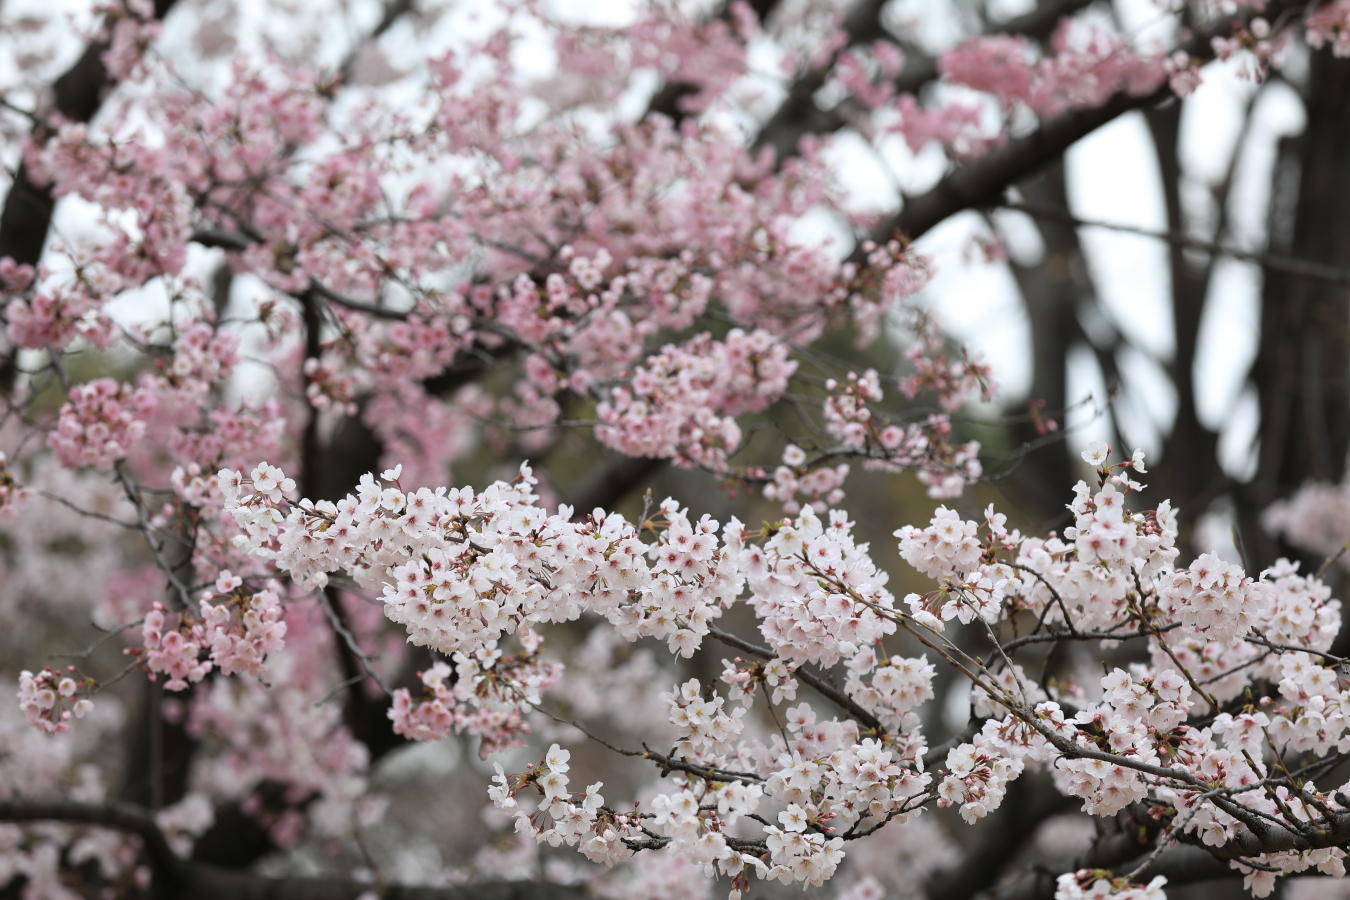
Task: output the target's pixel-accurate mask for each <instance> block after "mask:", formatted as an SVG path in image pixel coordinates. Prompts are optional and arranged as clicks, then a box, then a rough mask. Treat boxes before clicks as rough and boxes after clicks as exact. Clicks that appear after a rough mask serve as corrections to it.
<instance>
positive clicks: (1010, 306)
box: [916, 212, 1031, 401]
mask: <svg viewBox="0 0 1350 900" xmlns="http://www.w3.org/2000/svg"><path fill="white" fill-rule="evenodd" d="M985 231H986V229H985V226H984V222H983V220H982V219H981V218H980V216H979V215H978V214H976V213H973V212H966V213H961V214H960V215H957V216H954V217H952V218H950V219H948V220H947V221H945V222H943V223H942V224H941V225H938V226H937V227H936V228H934V229H933V230H932V231H930V232H928V234H926V235H924V236H923V237H922V238H920V239H919V240H918V241H917V242H916V246H917V247H918V249H919V250H920V251H922V252H923V253H925V254H927V255H928V256H929V257H930V258H931V259H932V260H933V267H934V268H933V280H932V281H931V282H929V284H928V286H927V287H926V288H925V289H924V291H923V294H922V297H921V301H922V302H923V303H924V304H925V305H926V306H929V307H931V308H932V309H934V310H935V311H936V313H937V316H938V319H939V321H940V322H941V324H942V326H943V327H944V328H945V329H946V330H947V331H948V332H950V333H951V334H952V335H953V336H954V337H956V338H957V339H958V340H960V341H961V342H962V343H964V344H966V345H967V346H968V347H970V349H971V352H972V353H974V354H975V356H977V357H978V358H980V359H982V360H984V361H986V362H989V363H991V364H992V365H993V367H994V372H993V376H994V382H995V386H996V388H997V395H996V396H995V400H998V401H1004V400H1012V399H1014V398H1017V397H1021V396H1023V395H1024V394H1025V393H1026V392H1027V390H1028V388H1029V387H1030V385H1031V358H1030V354H1029V353H1027V347H1029V346H1030V334H1029V333H1028V330H1027V328H1028V326H1027V318H1026V310H1025V308H1024V307H1023V306H1022V301H1021V299H1020V297H1019V295H1018V292H1017V285H1016V284H1015V283H1014V282H1013V278H1012V273H1010V272H1009V271H1008V268H1007V267H1006V266H1003V265H999V264H991V263H986V262H983V261H982V260H980V259H978V258H976V256H975V253H976V248H975V247H974V246H973V244H972V238H973V237H974V236H975V235H976V234H979V233H981V232H985Z"/></svg>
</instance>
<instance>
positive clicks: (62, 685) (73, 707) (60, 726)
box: [18, 667, 93, 734]
mask: <svg viewBox="0 0 1350 900" xmlns="http://www.w3.org/2000/svg"><path fill="white" fill-rule="evenodd" d="M92 687H93V683H92V681H91V680H90V679H87V678H85V677H83V676H82V675H80V673H79V672H77V671H75V669H74V667H71V668H70V669H68V670H67V671H66V672H64V673H62V672H57V671H55V670H54V669H52V668H50V667H48V668H44V669H43V670H42V671H41V672H38V673H37V674H36V675H34V674H33V673H32V672H30V671H28V670H27V669H25V670H24V671H22V672H20V673H19V694H18V698H19V709H21V710H22V711H23V714H24V716H26V717H27V719H28V721H29V723H30V724H31V725H33V726H34V727H36V728H38V729H39V730H41V731H44V732H46V733H47V734H60V733H61V732H63V731H68V730H70V724H71V720H72V719H82V718H84V717H85V716H86V715H88V713H89V711H90V710H91V709H92V708H93V701H91V700H90V699H89V695H90V694H91V693H92Z"/></svg>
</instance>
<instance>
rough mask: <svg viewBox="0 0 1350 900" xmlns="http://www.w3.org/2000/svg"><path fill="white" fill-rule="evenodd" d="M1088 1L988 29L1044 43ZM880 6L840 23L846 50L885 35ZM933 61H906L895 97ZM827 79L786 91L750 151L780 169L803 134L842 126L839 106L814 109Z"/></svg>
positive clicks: (1042, 9) (924, 77) (1071, 0)
mask: <svg viewBox="0 0 1350 900" xmlns="http://www.w3.org/2000/svg"><path fill="white" fill-rule="evenodd" d="M1092 2H1093V0H1053V2H1050V3H1045V4H1038V6H1037V8H1036V9H1033V10H1032V11H1031V12H1029V13H1026V14H1024V15H1021V16H1017V17H1016V18H1013V19H1009V20H1008V21H1007V22H1004V23H1002V24H999V25H995V26H994V28H993V32H994V33H999V34H1020V35H1025V36H1027V37H1031V38H1044V37H1046V36H1047V35H1049V34H1050V32H1051V31H1053V30H1054V28H1055V26H1056V25H1058V24H1059V22H1060V20H1061V19H1063V18H1064V17H1065V16H1071V15H1073V14H1074V13H1076V12H1078V11H1079V10H1081V9H1083V8H1085V7H1087V6H1089V5H1090V4H1091V3H1092ZM883 5H884V4H882V3H876V2H873V0H863V2H860V3H858V4H857V6H855V7H854V9H853V11H852V12H851V13H850V15H849V17H848V18H847V19H845V22H844V30H845V32H847V34H848V36H849V44H850V45H854V44H860V43H863V42H864V41H869V40H875V39H877V38H880V37H883V36H885V34H886V31H885V29H884V28H882V26H881V15H880V13H881V7H882V6H883ZM938 75H939V72H938V64H937V59H936V58H934V57H932V56H927V55H924V54H921V53H917V52H916V53H912V54H910V55H909V56H908V58H907V60H906V62H905V67H904V69H902V70H901V72H900V74H899V75H897V76H896V79H895V89H896V92H897V93H899V94H915V93H918V92H919V91H920V90H922V89H923V88H924V87H925V86H927V85H929V84H931V83H932V82H934V81H936V80H937V79H938ZM828 76H829V68H828V67H825V68H822V69H815V70H812V71H810V72H807V73H806V74H804V75H802V76H801V77H800V78H798V79H797V81H796V82H794V83H793V85H792V86H791V87H790V88H789V89H788V95H787V99H786V100H784V101H783V103H782V105H781V106H779V108H778V110H777V111H776V112H775V113H774V114H773V116H772V117H770V119H769V121H767V122H766V123H764V126H763V128H761V129H760V131H759V134H758V135H756V137H755V140H754V146H755V147H756V148H759V147H772V148H773V150H774V153H775V158H776V159H777V160H778V161H779V162H780V163H781V162H782V161H783V160H785V159H787V158H788V157H789V156H793V155H795V154H796V152H797V144H798V142H800V141H801V139H802V137H803V136H805V135H808V134H829V133H831V132H835V131H838V130H839V129H841V128H843V127H845V126H846V125H847V124H848V115H847V108H846V107H845V106H844V105H843V104H841V105H840V106H836V107H834V108H832V109H821V108H820V107H819V106H817V105H816V101H815V95H816V92H817V91H819V90H820V88H821V87H822V86H824V84H825V81H826V79H827V78H828Z"/></svg>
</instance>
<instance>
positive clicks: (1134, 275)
mask: <svg viewBox="0 0 1350 900" xmlns="http://www.w3.org/2000/svg"><path fill="white" fill-rule="evenodd" d="M1065 163H1066V171H1067V179H1068V189H1069V200H1070V206H1071V207H1072V209H1073V212H1074V213H1075V214H1077V215H1079V216H1081V217H1083V218H1085V219H1091V220H1099V221H1103V222H1111V223H1118V224H1123V225H1132V226H1136V227H1140V228H1149V229H1156V230H1161V229H1165V228H1166V227H1167V213H1166V210H1165V208H1164V206H1163V198H1162V193H1161V191H1160V190H1159V187H1158V166H1157V162H1156V159H1155V158H1154V155H1153V152H1152V149H1151V145H1150V143H1149V136H1148V132H1147V126H1146V125H1145V124H1144V120H1143V117H1142V116H1140V115H1138V114H1130V115H1126V116H1122V117H1121V118H1119V119H1116V120H1115V121H1114V122H1112V123H1110V124H1109V125H1106V126H1104V127H1102V128H1099V129H1098V130H1097V131H1095V132H1093V133H1092V134H1090V135H1088V136H1087V137H1086V138H1084V139H1083V140H1081V141H1079V142H1078V143H1077V144H1075V145H1074V146H1073V147H1071V148H1070V149H1069V152H1068V154H1066V158H1065ZM1079 236H1080V239H1081V241H1082V245H1083V250H1084V253H1085V255H1086V256H1087V264H1088V268H1089V270H1090V271H1091V272H1092V280H1093V283H1094V284H1095V286H1096V289H1097V294H1098V296H1099V297H1100V298H1101V300H1102V303H1103V304H1104V305H1105V307H1106V310H1107V312H1108V313H1109V315H1110V316H1111V319H1112V321H1113V322H1114V323H1115V325H1116V326H1117V327H1118V328H1119V329H1120V330H1121V332H1122V333H1124V334H1125V335H1126V336H1127V337H1128V338H1129V339H1130V341H1131V342H1132V343H1135V344H1137V345H1139V346H1140V347H1143V348H1144V349H1146V350H1148V351H1149V352H1151V353H1155V354H1157V355H1159V356H1170V355H1171V353H1172V350H1173V347H1174V345H1175V336H1174V335H1173V333H1172V325H1171V317H1170V314H1169V308H1168V303H1167V297H1168V295H1169V282H1170V279H1169V276H1168V272H1167V248H1166V246H1165V245H1164V244H1163V243H1162V242H1161V241H1158V240H1156V239H1154V238H1149V237H1141V236H1139V235H1132V234H1123V233H1121V232H1115V231H1109V230H1107V229H1104V228H1085V229H1081V230H1080V232H1079Z"/></svg>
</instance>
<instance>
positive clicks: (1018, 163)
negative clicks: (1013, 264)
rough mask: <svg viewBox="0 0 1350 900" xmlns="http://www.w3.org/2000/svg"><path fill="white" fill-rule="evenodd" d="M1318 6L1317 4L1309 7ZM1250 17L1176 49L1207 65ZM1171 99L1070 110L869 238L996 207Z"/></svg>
mask: <svg viewBox="0 0 1350 900" xmlns="http://www.w3.org/2000/svg"><path fill="white" fill-rule="evenodd" d="M1306 5H1307V4H1306V3H1304V2H1300V0H1273V2H1271V3H1269V4H1267V5H1266V10H1265V12H1264V13H1263V15H1265V16H1266V17H1267V18H1269V19H1271V20H1276V19H1279V18H1280V17H1281V16H1284V15H1287V14H1292V13H1295V12H1296V11H1298V10H1300V9H1302V8H1303V7H1304V6H1306ZM1318 5H1321V4H1314V6H1318ZM1253 15H1254V13H1252V12H1251V11H1248V12H1246V13H1243V14H1241V15H1238V16H1235V17H1232V18H1227V19H1224V20H1223V21H1222V22H1219V23H1217V24H1215V25H1214V26H1213V27H1211V28H1209V29H1207V30H1206V31H1204V32H1201V33H1199V34H1196V35H1194V36H1192V37H1191V38H1190V39H1189V40H1187V41H1185V42H1184V43H1182V44H1181V45H1180V47H1178V48H1177V49H1179V50H1182V51H1184V52H1185V53H1187V54H1189V55H1190V56H1191V57H1192V58H1194V59H1198V60H1208V59H1211V58H1212V57H1213V55H1214V51H1213V49H1212V48H1211V46H1210V44H1211V41H1212V39H1213V38H1215V37H1222V36H1227V35H1229V34H1231V33H1232V31H1233V30H1234V27H1235V26H1237V25H1240V24H1245V23H1246V22H1247V21H1249V20H1250V19H1251V18H1252V16H1253ZM1172 96H1173V95H1172V90H1171V88H1170V87H1169V86H1167V85H1166V84H1164V85H1163V86H1162V87H1160V88H1158V89H1157V90H1155V91H1153V92H1151V93H1148V94H1142V95H1138V96H1136V95H1132V94H1125V93H1117V94H1114V95H1113V96H1111V97H1110V98H1109V99H1108V100H1107V101H1106V102H1104V103H1102V104H1101V105H1100V106H1094V107H1090V108H1088V109H1080V110H1075V111H1073V112H1070V113H1066V114H1064V115H1062V116H1059V117H1057V118H1054V119H1051V120H1049V121H1047V122H1042V123H1041V125H1040V127H1038V128H1037V129H1036V130H1035V131H1033V132H1031V133H1030V134H1027V135H1025V136H1023V137H1020V138H1014V139H1012V140H1010V141H1008V142H1007V143H1006V144H1003V145H1002V146H1001V147H997V148H995V149H994V150H991V151H990V152H989V153H986V154H985V155H983V156H981V157H979V158H977V159H976V160H974V161H972V162H970V163H969V164H967V165H964V166H961V167H959V168H957V169H955V170H953V171H952V172H951V173H949V174H948V175H947V176H946V177H944V178H943V179H942V180H940V181H939V182H938V183H937V185H936V186H934V187H933V188H932V189H931V190H929V191H928V192H926V193H924V194H920V195H918V196H916V197H910V198H906V199H905V201H904V205H903V206H902V207H901V209H900V211H899V212H898V213H897V214H896V215H895V216H894V217H892V218H891V219H890V220H888V221H886V222H883V223H881V225H879V226H878V227H877V229H876V230H875V231H874V232H873V234H872V238H873V240H876V241H877V242H879V243H880V242H885V241H887V240H889V239H890V238H891V237H893V236H894V235H896V234H897V233H898V234H901V235H904V236H906V237H908V238H910V239H915V238H918V237H920V236H922V235H923V234H926V233H927V232H928V231H929V230H930V229H932V228H933V227H934V226H936V225H937V224H939V223H940V222H942V221H943V220H944V219H947V218H948V217H950V216H952V215H955V214H956V213H958V212H961V211H963V210H966V209H978V208H980V207H985V206H996V205H998V204H999V202H1001V200H1002V195H1003V192H1004V191H1005V190H1006V189H1007V188H1008V187H1010V186H1011V185H1013V184H1015V183H1016V182H1018V181H1020V180H1021V179H1022V178H1025V177H1026V176H1028V175H1031V174H1032V173H1034V172H1036V171H1039V170H1040V169H1042V168H1043V167H1045V166H1046V165H1049V164H1050V163H1051V162H1053V161H1054V160H1056V159H1059V158H1060V157H1061V156H1062V155H1063V154H1064V152H1065V151H1066V150H1068V149H1069V147H1071V146H1072V145H1073V144H1075V143H1076V142H1077V141H1078V140H1080V139H1081V138H1083V137H1086V136H1087V135H1089V134H1091V133H1092V132H1093V131H1096V130H1097V129H1098V128H1100V127H1101V126H1103V125H1105V124H1107V123H1108V122H1111V121H1113V120H1115V119H1117V118H1119V117H1120V116H1122V115H1124V114H1125V113H1127V112H1132V111H1134V110H1136V109H1142V108H1144V107H1147V106H1151V105H1153V104H1155V103H1158V102H1160V101H1163V100H1166V99H1168V98H1169V97H1172ZM863 256H864V254H863V251H862V248H861V246H859V248H858V249H857V250H855V251H854V253H853V255H852V257H851V258H852V259H853V261H855V262H861V261H862V259H863Z"/></svg>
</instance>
